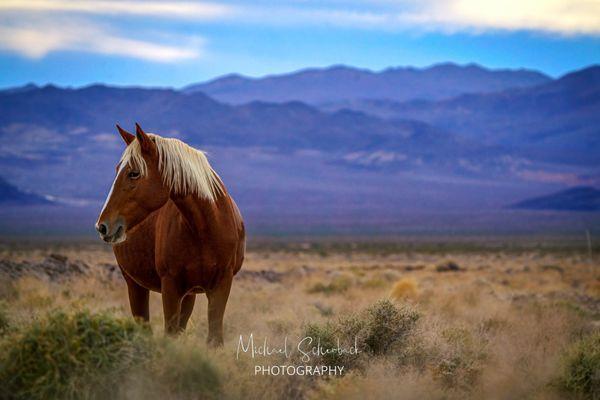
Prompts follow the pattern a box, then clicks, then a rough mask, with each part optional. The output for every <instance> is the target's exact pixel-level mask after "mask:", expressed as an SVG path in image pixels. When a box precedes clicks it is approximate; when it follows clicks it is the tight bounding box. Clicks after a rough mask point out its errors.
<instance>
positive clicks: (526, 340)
mask: <svg viewBox="0 0 600 400" xmlns="http://www.w3.org/2000/svg"><path fill="white" fill-rule="evenodd" d="M0 262H1V265H0V267H2V268H0V269H1V271H0V274H1V275H0V279H1V281H0V298H1V302H0V332H2V336H1V340H0V346H2V352H0V385H1V387H0V395H1V396H0V397H1V398H23V399H25V398H27V399H35V398H128V399H150V398H166V399H197V398H231V399H237V398H240V399H241V398H308V399H364V398H375V399H378V398H379V399H387V398H403V399H463V398H475V399H480V398H481V399H484V398H485V399H522V398H529V399H559V398H590V399H598V398H600V258H599V256H598V255H594V254H592V255H590V254H589V253H588V251H587V249H586V247H585V243H584V244H583V245H582V244H581V243H579V242H578V241H575V242H570V241H565V240H556V241H552V242H547V241H543V240H540V241H522V240H518V239H510V240H509V239H506V238H504V239H489V240H487V239H486V240H482V239H478V240H475V239H473V240H471V239H465V240H460V241H456V240H445V239H440V240H437V241H436V240H427V241H424V240H408V239H398V240H386V241H373V240H360V241H353V240H349V239H346V240H341V241H336V240H319V241H310V240H306V241H303V240H294V241H291V240H288V241H283V240H279V241H277V240H267V239H265V240H257V241H254V242H252V243H250V246H249V252H248V254H247V259H246V261H245V264H244V267H243V269H242V272H240V274H239V275H238V276H237V277H236V279H235V280H234V285H233V289H232V293H231V296H230V300H229V303H228V308H227V312H226V316H225V345H224V347H223V348H222V349H217V350H213V349H207V348H206V346H205V343H204V341H205V337H206V333H207V322H206V306H207V302H206V299H205V297H204V296H199V297H198V299H197V302H196V308H195V310H194V314H193V316H192V318H191V321H190V324H189V325H188V330H187V332H186V333H184V334H182V335H181V336H179V337H177V338H165V337H164V335H163V328H162V324H163V319H162V306H161V301H160V296H159V295H158V294H153V295H151V304H150V307H151V324H150V327H149V328H150V329H148V327H143V326H140V325H138V324H134V323H132V322H131V318H130V317H129V310H128V302H127V293H126V288H125V284H124V282H123V280H122V278H121V277H120V276H119V272H118V271H117V270H115V268H114V265H115V263H114V257H113V255H112V252H111V250H110V248H109V247H107V246H103V245H102V244H100V243H96V242H87V241H74V242H66V241H63V242H59V241H46V242H43V243H42V242H39V241H38V242H36V241H20V242H17V241H3V242H1V243H0ZM250 334H252V335H253V338H254V340H255V344H256V345H257V346H260V345H262V344H263V343H264V342H263V340H264V339H265V338H267V340H268V343H269V346H272V347H273V348H277V347H281V346H282V345H283V343H284V340H285V338H286V337H287V338H288V344H289V347H290V348H291V349H292V348H294V347H295V346H296V344H297V343H298V342H299V341H300V340H302V338H305V337H311V338H314V340H315V342H316V341H317V340H318V341H319V342H320V343H321V344H322V345H323V347H332V346H335V345H336V343H337V340H338V339H339V340H340V342H341V347H351V345H353V344H356V346H357V347H358V350H359V353H358V354H341V355H340V354H339V353H337V354H325V355H320V356H313V357H311V358H310V361H309V362H308V364H309V365H314V366H321V365H325V366H343V367H344V369H343V374H342V375H341V376H340V375H336V376H331V375H325V376H320V375H310V376H309V375H287V374H285V375H283V374H279V375H264V374H258V375H256V374H255V371H256V368H255V367H256V365H260V366H268V365H272V366H279V365H295V366H299V365H302V366H304V365H305V363H304V362H303V361H302V360H301V359H300V353H298V352H293V354H291V356H290V357H289V358H288V357H286V356H285V355H283V354H272V355H270V356H260V355H257V356H256V357H255V358H252V357H251V355H250V353H249V352H248V353H246V352H243V351H242V352H241V353H240V352H239V343H240V335H241V336H242V338H243V343H244V345H245V344H246V343H247V341H248V338H249V335H250ZM273 371H274V370H273Z"/></svg>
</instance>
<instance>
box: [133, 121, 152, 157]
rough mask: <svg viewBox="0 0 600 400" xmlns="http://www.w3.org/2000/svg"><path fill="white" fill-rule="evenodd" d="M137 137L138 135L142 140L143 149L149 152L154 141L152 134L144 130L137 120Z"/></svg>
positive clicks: (139, 140) (140, 140)
mask: <svg viewBox="0 0 600 400" xmlns="http://www.w3.org/2000/svg"><path fill="white" fill-rule="evenodd" d="M135 137H137V140H138V142H140V146H141V147H142V151H146V152H149V151H151V150H152V145H153V143H152V140H151V139H150V136H148V134H147V133H146V132H144V131H143V130H142V127H141V126H140V125H139V124H138V123H137V122H136V123H135Z"/></svg>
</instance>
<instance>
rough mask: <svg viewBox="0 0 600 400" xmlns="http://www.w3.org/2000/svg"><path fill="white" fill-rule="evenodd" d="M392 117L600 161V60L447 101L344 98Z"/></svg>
mask: <svg viewBox="0 0 600 400" xmlns="http://www.w3.org/2000/svg"><path fill="white" fill-rule="evenodd" d="M343 108H351V109H354V110H358V111H362V112H366V113H369V114H371V115H377V116H380V117H382V118H388V119H395V118H400V119H415V120H419V121H424V122H427V123H429V124H431V125H433V126H436V127H438V128H440V129H444V130H448V131H453V132H459V133H460V134H461V135H464V136H466V137H470V138H472V139H474V140H477V141H480V142H484V143H487V144H491V145H502V146H505V147H507V148H509V149H512V150H513V151H515V152H517V153H518V154H519V155H527V157H531V158H534V159H538V160H542V161H546V162H561V163H566V164H571V165H579V164H584V165H600V157H598V154H600V66H592V67H589V68H585V69H583V70H580V71H576V72H573V73H570V74H567V75H565V76H563V77H562V78H560V79H557V80H555V81H551V82H548V83H545V84H542V85H539V86H535V87H530V88H521V89H511V90H505V91H502V92H499V93H488V94H469V95H462V96H458V97H456V98H453V99H449V100H442V101H411V102H404V103H398V102H393V101H389V100H372V101H356V102H344V103H341V104H337V105H329V106H328V107H327V109H328V110H336V109H343Z"/></svg>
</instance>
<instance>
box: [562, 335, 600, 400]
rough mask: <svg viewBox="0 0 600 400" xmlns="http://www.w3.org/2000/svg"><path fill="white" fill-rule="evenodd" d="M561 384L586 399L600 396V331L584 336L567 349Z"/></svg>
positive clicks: (568, 390)
mask: <svg viewBox="0 0 600 400" xmlns="http://www.w3.org/2000/svg"><path fill="white" fill-rule="evenodd" d="M560 386H561V387H562V388H563V389H564V390H565V391H567V392H570V393H573V394H575V395H578V396H581V397H583V398H586V399H598V398H600V332H596V333H594V334H591V335H589V336H587V337H585V338H583V339H582V340H580V341H578V342H576V343H575V344H573V345H572V346H571V347H570V348H569V349H568V350H567V352H566V355H565V357H564V367H563V372H562V376H561V378H560Z"/></svg>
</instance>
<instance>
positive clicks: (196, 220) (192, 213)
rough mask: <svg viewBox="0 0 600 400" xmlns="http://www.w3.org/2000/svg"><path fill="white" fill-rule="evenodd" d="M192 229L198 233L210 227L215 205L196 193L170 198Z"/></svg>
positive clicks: (213, 217)
mask: <svg viewBox="0 0 600 400" xmlns="http://www.w3.org/2000/svg"><path fill="white" fill-rule="evenodd" d="M171 200H172V201H173V203H175V205H176V206H177V208H178V209H179V212H181V214H182V215H183V217H184V218H185V219H186V221H187V223H188V224H189V225H190V228H192V230H193V231H195V232H196V233H200V232H203V231H206V230H207V229H209V228H210V225H211V222H212V221H214V219H215V212H216V211H215V205H214V204H213V203H212V202H211V201H209V200H206V199H202V198H199V197H198V196H196V195H186V196H178V197H174V198H172V199H171Z"/></svg>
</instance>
